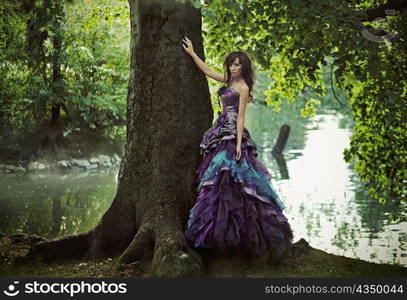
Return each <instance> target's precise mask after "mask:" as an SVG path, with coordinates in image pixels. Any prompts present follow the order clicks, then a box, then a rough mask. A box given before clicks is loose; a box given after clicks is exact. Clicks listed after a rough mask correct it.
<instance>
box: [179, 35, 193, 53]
mask: <svg viewBox="0 0 407 300" xmlns="http://www.w3.org/2000/svg"><path fill="white" fill-rule="evenodd" d="M182 42H183V44H182V47H183V48H184V50H185V51H186V52H187V53H188V54H189V55H191V54H192V53H194V47H193V46H192V42H191V40H190V39H189V38H187V37H184V38H183V39H182ZM184 43H185V44H186V46H185V45H184Z"/></svg>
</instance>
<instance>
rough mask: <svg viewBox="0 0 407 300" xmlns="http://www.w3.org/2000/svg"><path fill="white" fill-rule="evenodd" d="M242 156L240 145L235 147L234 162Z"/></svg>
mask: <svg viewBox="0 0 407 300" xmlns="http://www.w3.org/2000/svg"><path fill="white" fill-rule="evenodd" d="M241 155H242V149H241V146H240V145H236V160H239V159H240V157H241Z"/></svg>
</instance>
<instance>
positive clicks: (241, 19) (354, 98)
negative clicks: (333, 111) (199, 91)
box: [200, 0, 407, 202]
mask: <svg viewBox="0 0 407 300" xmlns="http://www.w3.org/2000/svg"><path fill="white" fill-rule="evenodd" d="M385 2H386V1H367V0H359V1H340V2H338V1H334V0H327V1H300V0H295V1H277V0H271V1H264V0H253V1H244V0H233V1H231V0H225V1H224V0H222V1H221V0H212V1H205V3H206V5H203V6H201V8H200V9H201V11H202V15H203V17H204V27H203V28H204V37H205V45H204V46H205V49H206V50H207V51H206V55H207V56H208V57H209V59H208V60H209V61H213V62H214V63H216V64H220V65H221V64H222V62H223V59H224V57H225V56H226V55H227V54H228V53H229V52H231V51H236V50H243V51H247V52H248V53H249V54H250V55H251V56H252V58H253V59H254V61H255V63H256V64H258V65H259V66H260V67H261V68H263V69H264V70H267V71H270V72H271V78H270V79H271V80H270V85H269V88H268V90H267V91H266V92H265V96H266V103H267V104H268V105H270V106H273V107H274V108H275V109H276V110H278V107H279V106H280V105H281V103H283V102H288V103H293V102H294V101H299V100H304V99H305V101H306V102H305V106H304V109H303V111H302V115H304V116H305V115H307V116H311V115H313V113H314V112H315V110H316V109H317V107H318V105H319V101H320V100H319V97H321V96H325V95H327V93H328V92H327V90H326V87H327V83H328V81H327V80H329V82H330V84H331V85H332V87H333V89H335V88H336V87H338V88H337V89H339V88H340V89H341V91H340V92H338V94H340V95H342V99H343V98H344V97H345V98H349V99H350V101H349V105H350V109H351V111H352V115H353V119H354V123H355V128H354V134H353V136H352V138H351V143H350V147H349V148H348V149H346V150H345V152H344V158H345V159H346V160H347V161H348V162H352V164H353V165H354V167H355V169H356V170H357V171H358V173H359V175H360V178H361V180H362V181H363V182H364V183H365V186H366V188H367V189H368V191H369V193H370V194H371V196H372V197H374V198H376V199H377V200H378V201H380V202H386V201H390V200H396V201H402V202H406V201H407V188H406V186H407V184H406V183H407V162H406V160H407V149H406V147H405V144H406V142H407V130H406V129H407V127H406V124H407V108H406V105H405V104H406V93H407V92H406V91H407V84H406V80H405V78H407V68H406V67H405V66H406V62H407V51H406V48H407V44H406V43H407V42H406V41H407V27H406V26H403V24H405V23H406V19H407V15H406V13H407V9H404V10H401V11H399V12H397V14H396V15H394V16H387V18H386V23H385V24H384V25H383V24H380V25H383V26H384V27H385V28H384V29H385V30H387V31H388V32H390V31H392V32H394V33H396V36H395V37H394V38H393V39H392V40H390V41H386V42H380V43H377V42H374V41H371V40H369V39H367V38H365V37H364V35H363V34H362V32H363V30H366V29H368V30H369V31H370V32H371V33H372V34H377V32H376V31H375V29H374V27H375V26H376V25H375V22H377V21H371V22H365V21H364V20H365V19H366V9H369V8H375V7H377V6H379V5H381V4H383V3H385ZM368 25H371V26H370V27H368ZM383 26H382V27H383ZM331 68H332V76H328V77H327V76H326V74H329V73H328V72H327V71H328V70H330V69H331ZM220 71H222V70H220ZM331 90H332V89H331ZM299 95H302V97H299ZM330 97H334V98H336V99H339V98H338V95H333V94H331V95H330ZM338 102H339V101H338Z"/></svg>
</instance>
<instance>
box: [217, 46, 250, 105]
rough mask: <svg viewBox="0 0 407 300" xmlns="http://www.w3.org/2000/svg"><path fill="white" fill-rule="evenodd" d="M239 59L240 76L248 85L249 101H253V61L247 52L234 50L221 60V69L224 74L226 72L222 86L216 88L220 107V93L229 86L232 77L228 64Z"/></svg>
mask: <svg viewBox="0 0 407 300" xmlns="http://www.w3.org/2000/svg"><path fill="white" fill-rule="evenodd" d="M236 58H238V59H239V63H240V64H241V65H242V77H243V79H244V81H245V82H246V84H247V86H248V87H249V97H250V100H249V102H252V101H253V95H252V93H253V85H254V80H255V75H254V71H253V63H252V59H251V58H250V55H249V54H248V53H247V52H244V51H234V52H231V53H229V54H228V55H227V56H226V58H225V61H224V62H223V70H224V75H225V74H226V82H225V83H224V85H223V86H221V87H220V88H219V90H218V105H219V107H220V100H219V98H220V95H221V93H222V91H223V90H224V89H226V88H227V87H228V86H229V83H230V80H231V78H232V74H231V73H230V70H229V66H230V65H232V64H233V62H234V61H235V59H236Z"/></svg>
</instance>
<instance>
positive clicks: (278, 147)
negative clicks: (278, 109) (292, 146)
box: [272, 124, 290, 179]
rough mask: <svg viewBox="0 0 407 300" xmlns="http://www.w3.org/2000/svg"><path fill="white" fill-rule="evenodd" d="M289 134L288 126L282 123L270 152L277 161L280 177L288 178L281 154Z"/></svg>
mask: <svg viewBox="0 0 407 300" xmlns="http://www.w3.org/2000/svg"><path fill="white" fill-rule="evenodd" d="M289 135H290V126H289V125H287V124H284V125H283V126H281V128H280V133H279V134H278V138H277V142H276V144H275V145H274V147H273V150H272V154H273V156H274V158H275V159H276V161H277V165H278V169H279V170H280V174H281V179H288V178H290V175H289V174H288V169H287V164H286V161H285V158H284V156H283V150H284V148H285V146H286V145H287V140H288V137H289Z"/></svg>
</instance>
